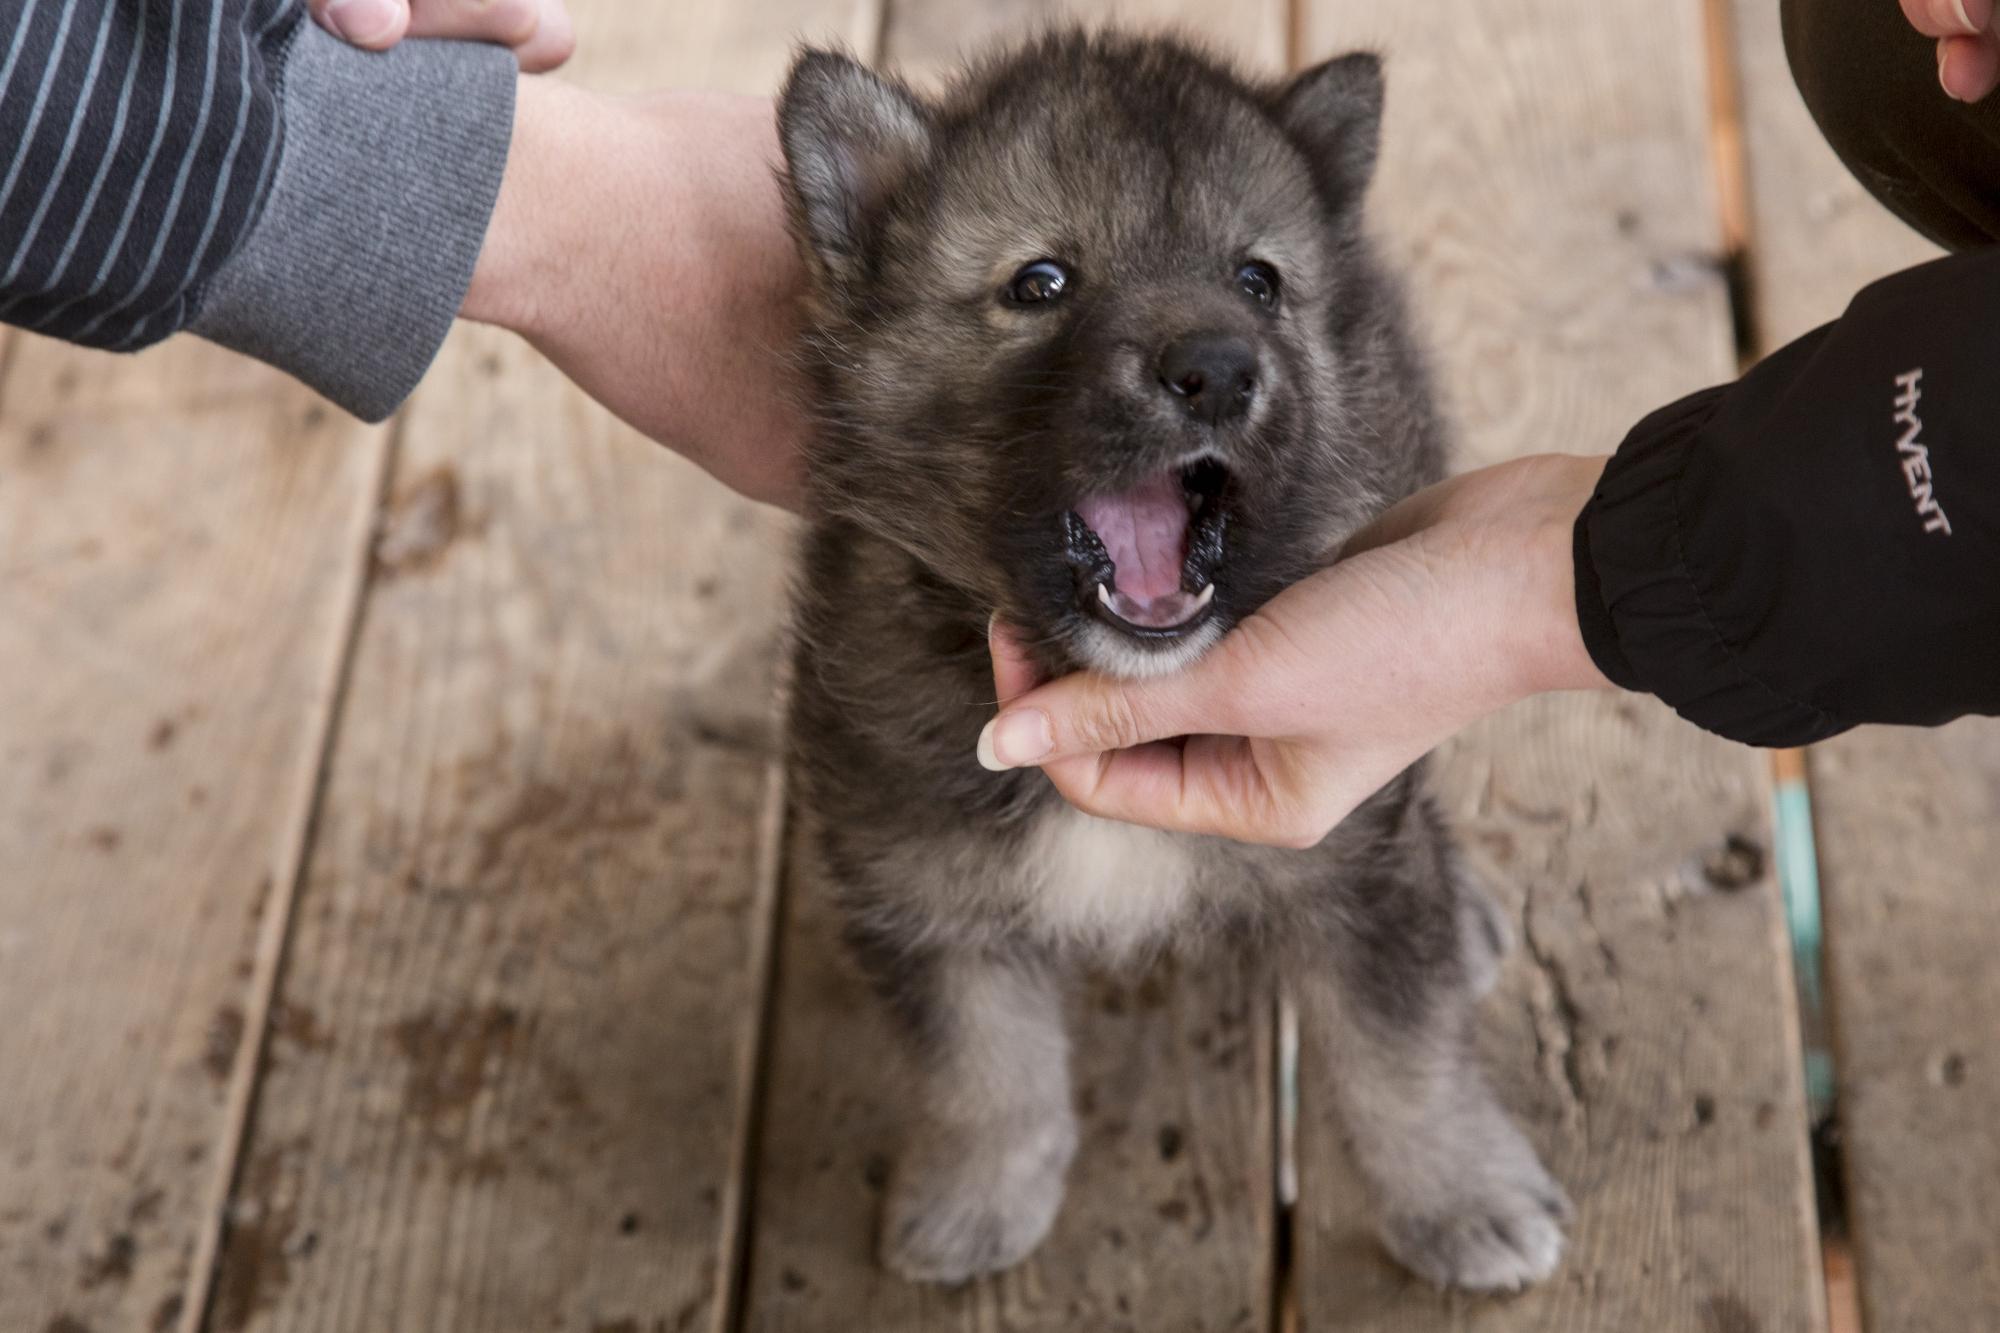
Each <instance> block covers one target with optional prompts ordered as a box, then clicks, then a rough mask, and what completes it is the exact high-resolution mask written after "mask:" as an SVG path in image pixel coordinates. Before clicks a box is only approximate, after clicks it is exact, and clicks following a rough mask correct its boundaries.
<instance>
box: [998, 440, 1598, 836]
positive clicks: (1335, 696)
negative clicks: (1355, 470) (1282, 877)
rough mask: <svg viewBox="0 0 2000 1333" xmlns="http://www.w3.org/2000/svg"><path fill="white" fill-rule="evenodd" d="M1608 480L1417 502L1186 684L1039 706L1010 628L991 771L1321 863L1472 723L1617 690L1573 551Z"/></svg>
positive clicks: (1505, 481)
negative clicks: (1027, 769)
mask: <svg viewBox="0 0 2000 1333" xmlns="http://www.w3.org/2000/svg"><path fill="white" fill-rule="evenodd" d="M1604 461H1605V460H1604V459H1603V458H1601V457H1599V458H1579V457H1571V456H1568V455H1554V454H1551V455H1544V456H1541V457H1536V458H1524V459H1518V460H1516V461H1514V462H1510V463H1503V464H1500V465H1498V466H1496V467H1489V468H1484V469H1482V470H1480V471H1477V472H1470V473H1467V474H1465V475H1463V476H1459V477H1454V478H1453V479H1451V480H1450V481H1446V482H1443V483H1441V484H1439V485H1436V486H1433V487H1431V488H1430V489H1428V490H1425V491H1423V492H1421V493H1419V494H1417V495H1414V496H1412V497H1410V498H1409V499H1408V500H1405V501H1404V502H1403V503H1401V504H1400V505H1397V506H1396V507H1395V508H1394V509H1392V510H1390V511H1389V512H1388V513H1387V514H1385V515H1383V516H1382V517H1381V518H1380V519H1378V520H1377V521H1376V522H1375V523H1374V524H1372V525H1370V526H1369V527H1368V528H1367V529H1365V530H1363V531H1362V532H1361V533H1359V534H1358V535H1357V536H1356V537H1355V538H1354V539H1353V540H1352V541H1350V542H1349V543H1348V545H1347V548H1346V552H1347V553H1346V555H1345V557H1344V558H1343V559H1342V560H1341V561H1340V562H1339V563H1338V564H1336V565H1333V566H1332V567H1330V568H1328V569H1324V570H1321V571H1320V572H1319V573H1317V574H1314V575H1313V576H1312V577H1310V578H1307V579H1305V580H1304V581H1302V582H1300V583H1298V584H1295V585H1294V586H1292V587H1291V588H1288V589H1286V590H1285V591H1284V592H1282V593H1280V594H1279V595H1278V596H1277V597H1274V598H1272V599H1271V601H1270V602H1269V603H1268V604H1266V605H1265V606H1264V608H1263V609H1262V610H1260V611H1258V612H1257V613H1255V614H1254V615H1251V616H1249V617H1248V618H1246V619H1245V620H1244V621H1243V622H1242V623H1241V624H1240V625H1238V626H1237V627H1236V628H1235V629H1233V630H1232V631H1230V633H1229V634H1228V635H1227V636H1225V637H1224V638H1223V640H1222V642H1221V643H1219V644H1218V645H1217V646H1216V647H1215V648H1214V649H1213V650H1211V651H1210V652H1209V653H1208V654H1207V656H1205V657H1203V658H1201V659H1200V660H1199V661H1197V662H1196V663H1195V664H1194V665H1193V666H1192V667H1189V668H1188V669H1187V670H1186V671H1184V672H1181V673H1179V674H1177V675H1174V676H1169V677H1165V678H1161V679H1155V680H1114V679H1111V678H1109V677H1105V676H1101V675H1096V674H1093V673H1089V672H1079V673H1077V674H1075V675H1072V676H1065V677H1064V678H1062V679H1061V680H1057V681H1054V682H1052V683H1050V684H1045V685H1040V686H1039V687H1037V682H1036V677H1035V669H1034V667H1033V666H1032V664H1031V663H1030V662H1029V660H1028V658H1027V657H1026V655H1025V654H1024V653H1023V652H1022V650H1021V648H1020V646H1019V644H1018V643H1017V642H1016V641H1015V640H1014V639H1013V637H1012V636H1011V635H1010V634H1009V633H1008V632H1007V631H1006V629H1005V627H1004V626H1002V625H998V624H996V626H995V632H994V635H993V676H994V684H995V686H996V687H997V689H998V691H999V697H1000V699H1001V700H1002V708H1001V711H1000V713H999V714H998V716H996V717H995V718H994V719H993V720H992V721H991V722H989V723H988V724H987V726H986V730H985V731H984V732H982V733H981V735H980V738H979V759H980V762H981V763H982V764H985V765H986V766H987V767H988V768H1016V767H1023V766H1027V765H1031V764H1032V765H1036V766H1038V767H1040V768H1041V769H1042V771H1043V772H1045V773H1047V774H1048V776H1049V780H1050V781H1052V782H1053V783H1055V785H1056V787H1057V789H1058V790H1060V791H1061V792H1062V794H1063V795H1064V796H1065V797H1067V798H1068V799H1069V801H1070V803H1071V804H1072V805H1074V806H1076V807H1077V808H1079V809H1081V810H1084V811H1087V812H1088V813H1090V814H1094V815H1102V816H1105V817H1106V818H1110V819H1122V820H1127V821H1130V822H1132V823H1138V824H1150V825H1153V826H1155V827H1158V828H1172V829H1182V830H1186V831H1188V832H1191V833H1212V834H1220V835H1222V836H1225V837H1230V838H1237V839H1241V840H1243V841H1246V842H1266V843H1274V844H1278V845H1282V846H1289V847H1305V846H1310V845H1312V844H1313V843H1316V842H1318V841H1319V840H1320V839H1321V838H1323V837H1325V836H1326V834H1327V832H1328V831H1329V830H1330V829H1332V828H1333V826H1334V825H1335V824H1337V823H1339V822H1340V821H1341V820H1342V819H1344V818H1346V816H1347V814H1348V813H1349V812H1350V811H1352V810H1353V809H1354V807H1355V806H1357V805H1359V804H1360V803H1361V802H1362V801H1364V800H1366V799H1367V798H1368V797H1369V796H1370V795H1372V794H1373V793H1374V792H1376V791H1378V790H1380V789H1381V788H1382V786H1383V785H1384V784H1385V783H1387V782H1388V781H1389V780H1390V779H1391V778H1393V777H1395V776H1396V774H1398V773H1400V772H1401V771H1402V770H1403V769H1405V768H1407V767H1408V766H1409V765H1410V764H1412V763H1414V762H1415V761H1416V760H1417V759H1419V758H1420V757H1422V756H1423V755H1424V754H1425V753H1426V752H1428V751H1429V750H1430V749H1431V748H1432V747H1433V746H1435V745H1436V744H1437V743H1438V742H1440V741H1442V740H1444V739H1445V738H1446V737H1448V736H1450V735H1452V734H1453V733H1454V732H1456V731H1458V730H1460V729H1461V728H1463V727H1464V726H1466V725H1467V724H1468V723H1471V722H1473V721H1474V720H1476V719H1478V718H1480V717H1482V716H1484V715H1485V714H1487V713H1490V712H1493V711H1495V710H1496V709H1499V708H1501V707H1503V706H1504V705H1506V704H1508V703H1511V702H1513V701H1515V700H1517V699H1521V698H1524V697H1526V696H1527V695H1530V694H1535V693H1539V692H1541V691H1543V690H1551V689H1571V688H1592V687H1595V688H1602V687H1606V686H1608V685H1609V682H1608V681H1606V680H1605V679H1604V676H1603V675H1602V673H1600V672H1599V671H1598V670H1597V668H1596V666H1595V665H1594V664H1593V663H1592V662H1591V659H1590V655H1589V653H1588V652H1587V651H1586V650H1585V648H1584V646H1583V639H1582V634H1581V632H1580V631H1579V629H1578V628H1577V619H1576V599H1575V577H1574V570H1573V564H1572V548H1571V531H1572V527H1573V525H1574V523H1575V521H1576V516H1577V515H1578V514H1579V513H1580V512H1581V511H1582V509H1583V505H1584V502H1585V501H1586V500H1588V499H1589V497H1590V493H1591V490H1592V488H1593V487H1594V486H1595V485H1596V483H1597V478H1598V476H1599V474H1600V473H1602V471H1603V470H1604ZM1178 738H1185V739H1178Z"/></svg>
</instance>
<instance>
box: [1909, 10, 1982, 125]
mask: <svg viewBox="0 0 2000 1333" xmlns="http://www.w3.org/2000/svg"><path fill="white" fill-rule="evenodd" d="M1903 16H1904V17H1905V18H1907V19H1909V21H1910V23H1911V25H1912V26H1913V27H1915V28H1916V30H1917V31H1918V32H1920V33H1922V34H1923V35H1924V36H1926V37H1935V38H1937V53H1938V82H1939V83H1941V84H1943V85H1944V90H1945V92H1947V93H1949V94H1950V95H1951V96H1953V97H1955V98H1957V99H1958V100H1959V101H1961V102H1977V101H1978V100H1979V99H1980V98H1982V97H1985V96H1986V95H1987V94H1988V93H1990V92H1992V91H1993V89H1994V88H1995V87H2000V35H1996V34H1995V31H1994V25H1993V0H1903Z"/></svg>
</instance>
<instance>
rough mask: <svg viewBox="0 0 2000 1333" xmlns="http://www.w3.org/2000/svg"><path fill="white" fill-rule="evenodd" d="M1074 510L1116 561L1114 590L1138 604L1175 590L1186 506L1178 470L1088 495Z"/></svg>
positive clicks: (1184, 551)
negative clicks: (1126, 488)
mask: <svg viewBox="0 0 2000 1333" xmlns="http://www.w3.org/2000/svg"><path fill="white" fill-rule="evenodd" d="M1076 513H1077V517H1079V518H1081V519H1082V520H1083V521H1084V522H1086V523H1088V524H1090V528H1091V531H1093V532H1095V533H1096V534H1097V539H1098V540H1099V541H1101V542H1103V543H1104V551H1105V554H1107V555H1109V556H1110V557H1111V562H1112V563H1113V564H1115V565H1117V566H1118V575H1117V577H1116V579H1115V580H1114V582H1115V584H1116V585H1117V586H1116V588H1115V591H1117V592H1121V593H1123V594H1125V596H1127V597H1129V598H1132V599H1133V600H1134V601H1137V602H1139V603H1141V604H1144V603H1149V602H1152V601H1155V600H1157V599H1158V598H1161V597H1166V596H1168V595H1170V594H1172V593H1176V592H1179V591H1180V587H1181V566H1182V565H1184V564H1186V563H1187V534H1188V507H1187V497H1186V494H1185V493H1184V492H1183V491H1182V489H1181V478H1180V474H1179V473H1178V472H1161V473H1158V474H1156V475H1154V476H1151V477H1148V478H1146V480H1144V481H1142V482H1140V483H1139V484H1138V485H1137V486H1134V487H1133V488H1132V489H1131V490H1129V491H1119V492H1116V493H1114V494H1111V495H1093V496H1091V497H1090V498H1089V499H1088V500H1085V501H1084V502H1083V503H1082V504H1080V505H1078V506H1077V507H1076Z"/></svg>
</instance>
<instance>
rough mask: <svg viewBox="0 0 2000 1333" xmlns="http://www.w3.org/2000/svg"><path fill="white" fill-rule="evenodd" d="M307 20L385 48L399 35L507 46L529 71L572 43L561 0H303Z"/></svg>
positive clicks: (549, 63) (556, 58)
mask: <svg viewBox="0 0 2000 1333" xmlns="http://www.w3.org/2000/svg"><path fill="white" fill-rule="evenodd" d="M308 4H309V7H310V9H311V10H312V16H313V20H314V21H315V22H317V23H318V24H319V26H320V27H322V28H325V29H326V30H327V31H328V32H330V33H332V34H333V35H334V36H336V37H338V38H340V39H341V40H343V41H347V42H351V43H353V44H354V45H356V46H359V47H362V48H364V49H366V50H369V51H386V50H387V49H388V48H390V47H392V46H394V45H395V44H396V43H397V42H400V41H402V40H403V38H405V37H456V38H460V39H462V40H466V41H475V42H493V43H495V44H496V45H499V46H506V47H512V48H513V51H514V58H515V59H516V60H518V61H519V62H520V64H521V68H522V69H523V70H525V71H526V72H528V73H530V74H539V73H542V72H543V71H544V70H551V69H554V68H555V67H556V66H557V65H560V64H562V63H563V61H565V60H568V59H569V57H570V52H571V51H572V50H573V49H575V46H576V33H575V30H574V28H572V27H571V25H570V19H569V11H568V10H566V9H564V8H563V0H308Z"/></svg>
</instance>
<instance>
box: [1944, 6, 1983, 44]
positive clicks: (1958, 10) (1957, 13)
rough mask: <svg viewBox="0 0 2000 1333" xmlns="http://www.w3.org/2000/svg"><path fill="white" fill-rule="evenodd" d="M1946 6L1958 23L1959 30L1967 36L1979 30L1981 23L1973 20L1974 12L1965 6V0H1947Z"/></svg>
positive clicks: (1953, 19)
mask: <svg viewBox="0 0 2000 1333" xmlns="http://www.w3.org/2000/svg"><path fill="white" fill-rule="evenodd" d="M1945 8H1946V9H1947V10H1949V11H1950V18H1951V19H1952V21H1953V22H1955V23H1957V24H1958V30H1959V31H1960V32H1962V33H1965V34H1966V35H1967V36H1970V35H1971V34H1973V33H1975V32H1978V31H1979V25H1978V24H1977V23H1974V22H1973V21H1972V14H1971V12H1970V11H1969V10H1967V9H1966V7H1965V0H1945Z"/></svg>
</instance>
